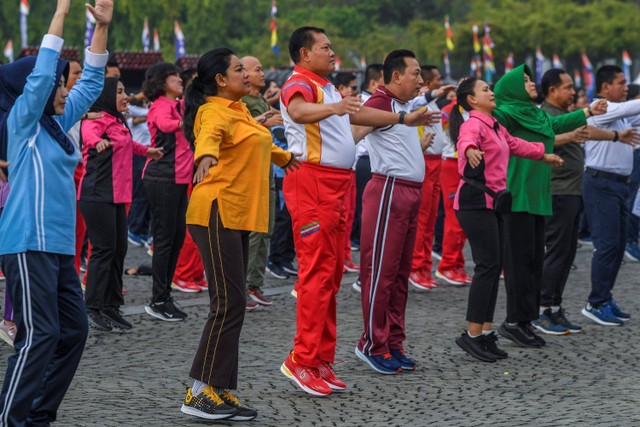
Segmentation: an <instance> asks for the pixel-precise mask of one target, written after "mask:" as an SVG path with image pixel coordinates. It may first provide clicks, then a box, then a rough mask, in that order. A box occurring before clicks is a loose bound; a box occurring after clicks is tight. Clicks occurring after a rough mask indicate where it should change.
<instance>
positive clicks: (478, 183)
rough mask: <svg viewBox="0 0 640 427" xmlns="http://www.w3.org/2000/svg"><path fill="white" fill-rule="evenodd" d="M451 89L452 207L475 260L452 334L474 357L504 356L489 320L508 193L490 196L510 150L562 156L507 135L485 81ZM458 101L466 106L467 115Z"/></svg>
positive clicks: (499, 188)
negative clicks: (457, 332) (461, 320)
mask: <svg viewBox="0 0 640 427" xmlns="http://www.w3.org/2000/svg"><path fill="white" fill-rule="evenodd" d="M456 94H457V99H458V106H457V108H456V107H454V108H453V110H452V113H451V119H450V133H451V140H452V141H453V143H454V144H457V148H458V172H459V173H460V175H461V176H462V179H461V180H460V184H459V185H458V190H457V192H456V196H455V200H454V209H455V211H456V216H457V218H458V221H459V222H460V225H461V226H462V229H463V230H464V232H465V233H466V235H467V238H468V239H469V244H470V245H471V254H472V256H473V261H474V262H475V264H476V266H475V269H474V274H473V281H472V283H471V287H470V289H469V301H468V304H467V321H468V322H469V327H468V330H467V331H465V332H464V333H463V334H462V335H461V336H460V337H458V338H457V339H456V344H458V345H459V346H460V347H461V348H462V349H463V350H464V351H466V352H467V353H469V354H470V355H471V356H473V357H475V358H476V359H479V360H482V361H484V362H495V361H496V360H498V359H504V358H506V357H507V353H506V352H504V351H503V350H501V349H500V348H499V347H498V345H497V336H496V333H495V332H494V331H493V330H492V329H491V324H492V322H493V313H494V310H495V306H496V299H497V296H498V283H499V280H500V271H501V270H502V261H503V256H504V248H505V242H506V239H507V238H508V236H506V234H505V233H506V228H505V216H506V215H508V213H505V211H509V210H510V203H509V200H510V199H509V198H508V196H506V197H505V196H503V197H502V198H501V201H502V202H505V201H507V202H506V203H504V205H506V206H500V207H497V206H496V204H495V201H496V200H497V199H499V198H500V197H499V193H500V192H503V191H505V189H506V187H507V166H508V164H509V156H518V157H525V158H528V159H533V160H541V161H543V162H545V163H548V164H550V165H551V166H561V165H562V163H563V162H562V159H561V158H560V157H558V156H556V155H555V154H545V153H544V145H543V144H542V143H537V142H534V143H531V142H528V141H525V140H523V139H520V138H516V137H514V136H511V135H510V134H509V132H507V130H506V129H505V128H504V127H503V126H502V125H500V124H499V123H498V121H497V120H496V119H495V118H493V117H492V113H493V110H494V108H495V107H496V103H495V101H494V97H493V92H492V91H491V89H490V88H489V85H487V83H485V82H484V81H482V80H478V79H477V78H475V77H469V78H467V79H466V80H464V81H463V82H462V83H460V85H459V86H458V89H457V91H456ZM460 107H462V108H464V110H466V111H467V112H469V118H468V119H467V120H466V121H464V119H463V117H462V112H461V111H460ZM505 207H506V209H505ZM494 208H495V209H494Z"/></svg>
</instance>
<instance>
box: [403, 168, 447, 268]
mask: <svg viewBox="0 0 640 427" xmlns="http://www.w3.org/2000/svg"><path fill="white" fill-rule="evenodd" d="M424 163H425V169H426V170H425V174H424V181H423V183H422V202H420V211H419V214H418V231H417V232H416V245H415V248H414V250H413V263H412V265H411V271H422V272H424V273H425V274H429V275H431V267H432V261H431V249H432V248H433V234H434V228H435V225H436V218H437V216H438V202H439V201H440V165H441V163H442V159H441V158H440V156H429V155H427V156H424Z"/></svg>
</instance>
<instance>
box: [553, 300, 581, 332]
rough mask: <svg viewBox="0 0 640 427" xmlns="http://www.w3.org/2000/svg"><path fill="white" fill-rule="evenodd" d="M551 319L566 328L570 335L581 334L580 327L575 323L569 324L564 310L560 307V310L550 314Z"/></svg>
mask: <svg viewBox="0 0 640 427" xmlns="http://www.w3.org/2000/svg"><path fill="white" fill-rule="evenodd" d="M551 319H552V320H554V321H555V322H556V323H559V324H561V325H562V326H564V327H565V328H567V329H568V330H569V333H570V334H579V333H580V332H582V326H580V325H578V324H577V323H573V322H570V321H569V319H567V317H566V316H565V314H564V309H563V308H562V307H560V310H558V311H557V312H555V313H551Z"/></svg>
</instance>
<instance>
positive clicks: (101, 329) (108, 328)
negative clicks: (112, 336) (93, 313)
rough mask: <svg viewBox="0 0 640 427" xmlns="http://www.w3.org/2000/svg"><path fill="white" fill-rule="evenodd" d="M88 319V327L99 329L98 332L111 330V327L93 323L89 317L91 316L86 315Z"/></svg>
mask: <svg viewBox="0 0 640 427" xmlns="http://www.w3.org/2000/svg"><path fill="white" fill-rule="evenodd" d="M88 321H89V327H90V328H91V329H93V330H96V331H100V332H110V331H111V330H113V328H112V327H105V326H102V325H99V324H97V323H95V322H94V321H93V320H92V319H91V317H88ZM108 323H109V324H111V322H108Z"/></svg>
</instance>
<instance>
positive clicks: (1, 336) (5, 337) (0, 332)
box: [0, 329, 13, 347]
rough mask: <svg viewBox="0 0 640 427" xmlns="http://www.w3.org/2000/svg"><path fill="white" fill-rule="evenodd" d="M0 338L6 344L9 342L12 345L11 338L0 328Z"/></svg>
mask: <svg viewBox="0 0 640 427" xmlns="http://www.w3.org/2000/svg"><path fill="white" fill-rule="evenodd" d="M0 339H1V340H2V341H4V342H6V343H7V344H9V345H10V346H11V347H13V340H12V339H11V337H10V336H9V334H7V333H6V332H5V331H4V330H2V329H0Z"/></svg>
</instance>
